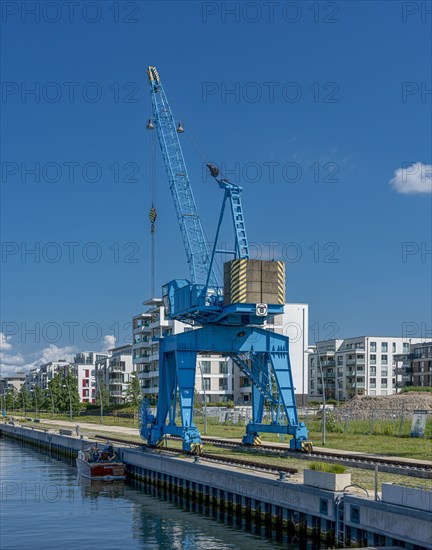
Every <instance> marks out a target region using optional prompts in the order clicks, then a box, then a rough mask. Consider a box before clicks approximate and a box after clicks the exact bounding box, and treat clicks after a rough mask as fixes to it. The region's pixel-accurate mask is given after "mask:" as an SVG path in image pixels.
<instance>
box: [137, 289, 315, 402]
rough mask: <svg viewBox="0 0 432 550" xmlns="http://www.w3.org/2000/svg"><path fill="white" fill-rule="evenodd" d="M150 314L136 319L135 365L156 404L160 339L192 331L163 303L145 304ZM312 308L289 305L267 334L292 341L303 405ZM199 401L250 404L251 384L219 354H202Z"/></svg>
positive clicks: (197, 381) (272, 321)
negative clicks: (168, 314) (170, 316)
mask: <svg viewBox="0 0 432 550" xmlns="http://www.w3.org/2000/svg"><path fill="white" fill-rule="evenodd" d="M144 305H145V306H146V311H145V312H144V313H141V314H139V315H136V316H134V317H133V318H132V326H133V364H134V368H135V369H136V370H137V372H138V377H139V380H140V385H141V389H142V392H143V395H145V396H147V397H148V398H149V400H150V402H151V403H154V402H155V401H156V398H157V393H158V390H159V373H158V371H159V343H158V341H157V339H158V338H163V337H164V336H168V335H170V334H178V333H180V332H184V331H187V330H193V329H194V328H195V327H191V326H189V325H186V324H184V323H181V322H179V321H170V320H168V319H167V318H166V314H165V308H164V306H163V301H162V299H160V298H153V299H151V300H148V301H146V302H144ZM307 327H308V306H307V304H286V305H285V308H284V313H283V314H282V315H277V316H275V317H273V318H269V319H268V320H267V322H266V324H265V328H266V329H267V330H271V331H274V332H278V333H279V334H284V335H286V336H289V337H290V358H291V365H292V369H293V378H294V385H295V388H296V395H297V398H298V401H299V402H300V403H302V402H304V401H305V400H306V399H307V388H308V370H307V355H306V353H305V352H306V350H307V347H308V329H307ZM195 391H196V399H197V401H198V402H202V401H203V400H204V397H205V399H206V400H207V402H209V403H224V402H227V401H234V403H235V404H250V402H251V393H252V389H251V384H250V380H249V379H248V378H247V377H246V376H243V375H242V373H241V372H240V371H239V369H238V368H237V366H235V365H234V364H233V363H232V361H231V360H229V359H228V358H225V357H222V356H220V355H217V354H200V355H199V356H198V359H197V370H196V379H195Z"/></svg>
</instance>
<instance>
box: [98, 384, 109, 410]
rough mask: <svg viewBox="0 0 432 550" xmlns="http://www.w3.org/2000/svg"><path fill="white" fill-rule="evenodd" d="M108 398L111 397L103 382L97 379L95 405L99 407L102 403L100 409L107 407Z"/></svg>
mask: <svg viewBox="0 0 432 550" xmlns="http://www.w3.org/2000/svg"><path fill="white" fill-rule="evenodd" d="M110 397H111V396H110V393H109V391H108V388H107V387H106V384H105V382H104V381H103V380H101V379H100V378H99V379H98V381H97V388H96V405H98V406H99V407H100V405H101V401H102V407H109V406H110V404H111V398H110Z"/></svg>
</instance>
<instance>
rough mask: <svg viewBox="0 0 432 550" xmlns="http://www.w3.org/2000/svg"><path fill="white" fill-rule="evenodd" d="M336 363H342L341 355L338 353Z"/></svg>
mask: <svg viewBox="0 0 432 550" xmlns="http://www.w3.org/2000/svg"><path fill="white" fill-rule="evenodd" d="M337 364H338V365H343V355H338V358H337Z"/></svg>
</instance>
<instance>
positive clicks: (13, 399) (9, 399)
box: [5, 388, 20, 411]
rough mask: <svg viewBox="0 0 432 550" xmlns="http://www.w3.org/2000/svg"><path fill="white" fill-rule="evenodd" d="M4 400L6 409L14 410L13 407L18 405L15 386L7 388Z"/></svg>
mask: <svg viewBox="0 0 432 550" xmlns="http://www.w3.org/2000/svg"><path fill="white" fill-rule="evenodd" d="M5 400H6V410H8V411H11V410H12V411H15V407H18V408H19V407H20V404H19V393H18V390H17V389H16V388H11V389H9V390H7V393H6V397H5Z"/></svg>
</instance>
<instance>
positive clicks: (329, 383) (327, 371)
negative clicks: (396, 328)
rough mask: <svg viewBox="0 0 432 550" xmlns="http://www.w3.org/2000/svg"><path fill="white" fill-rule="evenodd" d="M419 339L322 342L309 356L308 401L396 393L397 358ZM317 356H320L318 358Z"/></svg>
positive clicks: (367, 338)
mask: <svg viewBox="0 0 432 550" xmlns="http://www.w3.org/2000/svg"><path fill="white" fill-rule="evenodd" d="M414 340H416V341H419V342H420V341H421V339H420V338H417V339H415V338H411V339H410V340H408V339H407V338H399V337H394V336H388V337H383V336H359V337H355V338H346V339H339V340H336V339H334V340H323V341H320V342H317V343H316V345H315V352H314V353H311V354H310V355H309V364H308V368H309V397H310V399H311V400H321V399H322V396H323V383H322V382H323V379H324V388H325V396H326V399H336V400H338V401H339V400H345V399H350V398H351V397H354V396H355V395H371V396H374V395H391V394H393V393H396V391H397V390H396V374H395V368H396V358H395V356H396V355H399V354H402V353H408V352H409V349H410V341H411V342H412V343H415V342H414ZM318 352H319V354H318Z"/></svg>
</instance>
